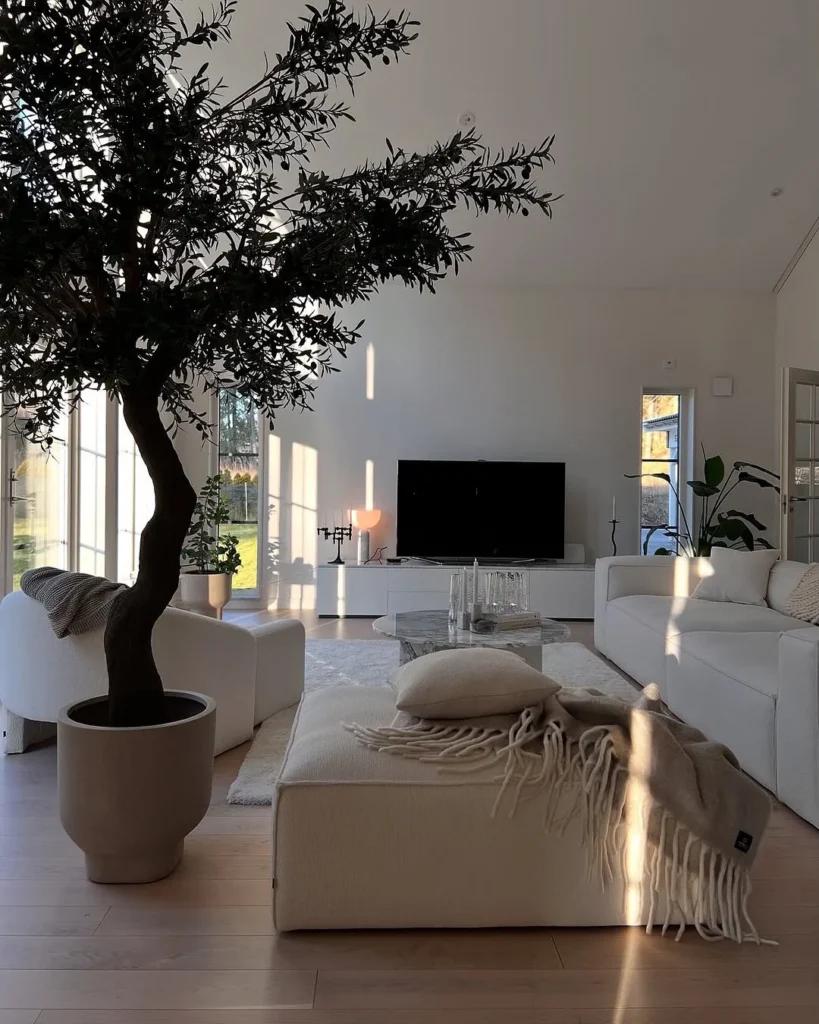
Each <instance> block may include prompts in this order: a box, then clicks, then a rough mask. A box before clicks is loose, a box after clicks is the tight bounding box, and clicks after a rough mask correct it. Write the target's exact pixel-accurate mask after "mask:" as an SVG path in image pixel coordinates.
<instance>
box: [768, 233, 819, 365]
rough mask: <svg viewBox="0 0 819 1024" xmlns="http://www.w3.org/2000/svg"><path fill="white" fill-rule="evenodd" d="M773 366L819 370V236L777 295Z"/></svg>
mask: <svg viewBox="0 0 819 1024" xmlns="http://www.w3.org/2000/svg"><path fill="white" fill-rule="evenodd" d="M776 366H777V369H781V368H782V367H783V366H796V367H799V368H800V369H803V370H819V236H817V237H814V239H813V241H812V242H811V244H810V245H809V246H808V248H807V249H806V250H805V252H804V254H803V255H802V258H801V260H800V261H799V262H798V263H797V265H796V266H795V267H794V269H793V272H792V273H791V275H790V277H789V278H788V280H787V281H786V282H785V284H784V286H783V288H782V290H781V291H780V293H779V295H778V297H777V304H776ZM778 378H779V374H777V382H778Z"/></svg>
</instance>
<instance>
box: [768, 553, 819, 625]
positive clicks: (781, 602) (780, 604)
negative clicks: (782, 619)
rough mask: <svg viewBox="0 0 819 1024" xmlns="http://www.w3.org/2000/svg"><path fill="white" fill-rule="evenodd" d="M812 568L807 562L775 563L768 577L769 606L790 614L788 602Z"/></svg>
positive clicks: (784, 613)
mask: <svg viewBox="0 0 819 1024" xmlns="http://www.w3.org/2000/svg"><path fill="white" fill-rule="evenodd" d="M809 568H810V566H809V565H808V563H807V562H791V561H787V560H785V561H782V562H776V563H774V567H773V569H771V575H770V576H769V577H768V594H767V600H768V604H769V605H770V607H771V608H773V609H774V611H777V612H781V613H782V614H783V615H787V614H788V601H789V600H790V597H791V594H792V593H793V592H794V590H796V588H797V587H798V586H799V584H800V583H801V582H802V577H803V576H804V575H805V573H806V572H807V571H808V569H809Z"/></svg>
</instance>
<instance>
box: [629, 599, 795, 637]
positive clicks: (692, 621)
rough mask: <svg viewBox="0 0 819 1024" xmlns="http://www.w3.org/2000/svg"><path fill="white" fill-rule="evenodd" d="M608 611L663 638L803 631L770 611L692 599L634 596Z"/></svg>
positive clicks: (793, 621) (791, 620)
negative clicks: (625, 617)
mask: <svg viewBox="0 0 819 1024" xmlns="http://www.w3.org/2000/svg"><path fill="white" fill-rule="evenodd" d="M611 607H612V608H616V609H617V610H618V611H619V612H622V613H623V614H625V615H628V616H629V617H631V618H633V619H635V620H636V621H637V622H640V623H642V624H643V625H645V626H647V627H648V628H649V629H651V630H652V631H653V632H655V633H657V634H658V635H659V636H664V637H669V636H676V635H677V634H678V633H702V632H727V633H757V632H769V633H783V632H786V631H787V630H789V629H802V628H803V627H804V623H803V622H800V621H799V619H792V618H791V617H790V616H789V615H782V614H781V613H780V612H776V611H774V610H773V608H764V607H761V606H757V605H747V604H731V603H729V602H727V601H700V600H699V599H698V598H695V597H656V596H649V595H633V596H631V597H618V598H617V600H616V601H612V602H611Z"/></svg>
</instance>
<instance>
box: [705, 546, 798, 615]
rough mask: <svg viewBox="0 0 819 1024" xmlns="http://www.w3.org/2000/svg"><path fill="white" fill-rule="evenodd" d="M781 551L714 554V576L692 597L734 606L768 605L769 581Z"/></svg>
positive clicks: (716, 550) (724, 550)
mask: <svg viewBox="0 0 819 1024" xmlns="http://www.w3.org/2000/svg"><path fill="white" fill-rule="evenodd" d="M777 558H779V552H778V551H733V550H732V549H731V548H717V547H715V548H714V549H713V550H712V551H711V558H710V561H711V573H710V574H709V575H707V576H703V578H702V579H701V580H700V582H699V585H698V587H697V589H696V590H695V591H694V593H693V594H692V595H691V596H692V597H696V598H699V599H700V600H702V601H732V602H734V603H735V604H753V605H762V606H763V607H764V606H765V604H766V601H765V595H766V594H767V592H768V580H769V578H770V575H771V569H772V568H773V564H774V562H775V561H776V560H777Z"/></svg>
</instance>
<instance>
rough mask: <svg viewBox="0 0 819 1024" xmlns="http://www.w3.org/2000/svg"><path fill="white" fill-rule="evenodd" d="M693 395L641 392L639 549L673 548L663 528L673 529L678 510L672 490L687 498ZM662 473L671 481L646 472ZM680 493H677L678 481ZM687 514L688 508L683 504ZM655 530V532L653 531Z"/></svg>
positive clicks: (654, 550)
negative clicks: (686, 481)
mask: <svg viewBox="0 0 819 1024" xmlns="http://www.w3.org/2000/svg"><path fill="white" fill-rule="evenodd" d="M692 401H693V395H692V394H689V393H687V392H685V391H674V392H663V391H658V390H652V391H644V392H643V396H642V417H641V438H640V458H641V466H640V472H641V473H642V474H643V476H642V478H641V481H640V485H641V486H640V550H641V551H644V552H645V553H646V554H649V555H651V554H654V553H655V552H656V551H657V549H658V548H665V549H667V550H671V551H676V550H677V545H676V543H675V542H674V540H673V539H672V538H670V537H668V536H666V533H665V530H664V529H663V528H664V527H669V528H670V529H672V530H676V529H677V526H678V509H677V502H676V499H675V497H674V491H676V492H677V493H678V494H680V497H681V498H682V500H683V501H684V502H687V501H688V497H689V496H688V493H687V491H688V489H687V488H685V484H684V481H685V478H686V473H687V466H688V464H689V461H690V460H689V453H690V450H691V440H690V429H689V428H690V406H691V403H692ZM654 473H664V474H665V475H666V476H668V477H669V479H670V481H671V483H670V485H669V483H668V482H667V481H665V480H659V479H656V478H655V477H652V476H650V475H648V476H647V475H645V474H654ZM681 480H682V481H683V488H684V490H683V492H682V493H680V481H681ZM685 511H686V514H687V512H688V508H687V506H686V509H685ZM652 531H655V532H652Z"/></svg>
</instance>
